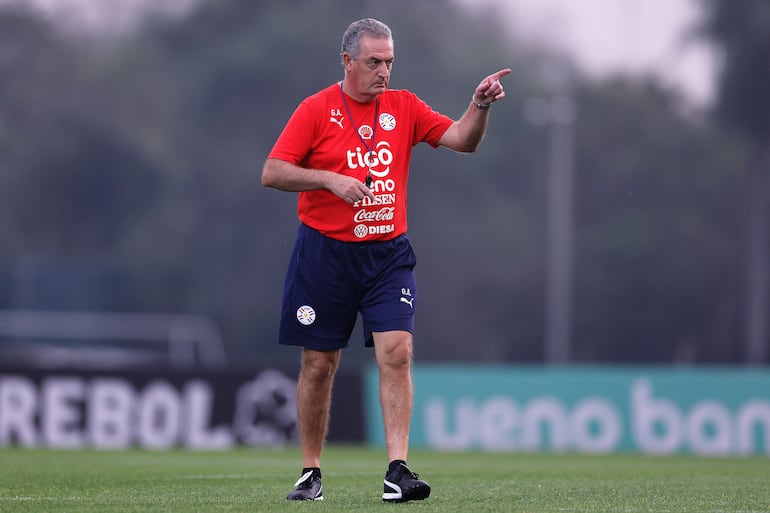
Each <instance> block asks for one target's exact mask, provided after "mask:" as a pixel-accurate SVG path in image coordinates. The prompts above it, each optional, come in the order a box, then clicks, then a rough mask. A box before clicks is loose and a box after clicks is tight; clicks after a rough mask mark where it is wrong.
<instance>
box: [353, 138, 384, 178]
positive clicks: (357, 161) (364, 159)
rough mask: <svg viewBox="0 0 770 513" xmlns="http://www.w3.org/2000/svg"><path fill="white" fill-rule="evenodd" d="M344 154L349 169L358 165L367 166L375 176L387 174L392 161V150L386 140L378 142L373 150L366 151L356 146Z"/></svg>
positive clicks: (379, 176)
mask: <svg viewBox="0 0 770 513" xmlns="http://www.w3.org/2000/svg"><path fill="white" fill-rule="evenodd" d="M346 155H347V161H348V168H350V169H351V170H353V169H358V168H359V167H365V168H369V169H370V170H371V173H372V176H374V177H376V178H385V177H386V176H388V173H390V165H391V164H392V163H393V152H392V151H390V143H389V142H387V141H380V142H378V143H377V145H376V146H375V151H372V152H367V151H364V150H362V149H361V147H360V146H357V147H356V149H355V150H348V151H347V154H346ZM383 168H384V169H383Z"/></svg>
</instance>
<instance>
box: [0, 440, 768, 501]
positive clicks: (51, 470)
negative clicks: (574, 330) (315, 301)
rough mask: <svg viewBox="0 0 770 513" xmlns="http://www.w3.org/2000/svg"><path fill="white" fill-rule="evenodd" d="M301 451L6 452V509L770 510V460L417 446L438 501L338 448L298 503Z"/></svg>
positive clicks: (372, 461)
mask: <svg viewBox="0 0 770 513" xmlns="http://www.w3.org/2000/svg"><path fill="white" fill-rule="evenodd" d="M299 464H300V456H299V452H298V450H297V449H294V448H291V449H280V450H251V449H238V450H234V451H226V452H185V451H170V452H148V451H120V452H97V451H47V450H23V449H1V450H0V511H2V512H4V513H5V512H35V513H41V512H49V511H50V512H77V513H81V512H87V513H97V512H98V513H110V512H120V513H130V512H143V513H148V512H164V513H174V512H180V513H208V512H212V513H213V512H217V513H225V512H249V513H255V512H277V511H280V512H299V511H301V512H308V511H313V512H324V513H327V512H351V511H362V512H377V511H389V512H392V511H393V510H394V509H395V510H398V511H405V510H407V509H408V510H409V511H420V512H441V513H446V512H462V513H469V512H471V513H480V512H489V511H499V512H506V513H510V512H514V513H515V512H527V513H537V512H549V513H558V512H591V513H602V512H613V513H642V512H644V513H658V512H661V513H662V512H668V513H688V512H699V513H704V512H706V513H750V512H770V459H769V458H759V457H754V458H746V459H740V458H702V457H687V456H677V457H648V456H638V455H608V456H587V455H572V454H567V455H565V454H561V455H557V454H518V453H515V454H487V453H476V452H474V453H436V452H427V451H412V453H411V455H410V465H411V466H412V467H413V469H414V470H416V471H418V472H420V473H421V474H422V476H423V477H424V478H425V479H426V480H428V481H429V482H430V483H431V485H432V487H433V493H432V495H431V497H430V498H429V499H427V500H425V501H421V502H410V503H407V504H383V503H382V502H381V499H380V494H381V493H382V478H383V476H384V471H385V456H384V452H383V451H381V450H376V449H365V448H359V447H339V446H332V447H329V448H327V451H326V453H325V455H324V468H323V472H324V474H323V475H324V496H325V501H324V502H316V503H289V502H287V501H286V500H285V499H284V497H285V495H286V493H287V492H288V491H289V489H290V488H291V486H292V484H293V482H294V480H295V479H296V478H297V477H298V476H299V470H300V468H299Z"/></svg>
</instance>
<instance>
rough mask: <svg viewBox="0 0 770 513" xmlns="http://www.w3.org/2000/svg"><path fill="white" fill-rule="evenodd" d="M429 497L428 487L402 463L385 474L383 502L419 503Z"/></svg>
mask: <svg viewBox="0 0 770 513" xmlns="http://www.w3.org/2000/svg"><path fill="white" fill-rule="evenodd" d="M429 495H430V485H429V484H428V483H426V482H425V481H423V480H422V479H420V476H419V475H417V474H415V473H414V472H412V471H411V470H409V467H407V466H406V465H405V464H403V463H399V464H398V466H397V467H396V468H395V469H393V470H392V471H391V470H389V471H388V473H387V474H385V491H384V492H383V494H382V500H383V501H385V502H406V501H421V500H423V499H427V498H428V496H429Z"/></svg>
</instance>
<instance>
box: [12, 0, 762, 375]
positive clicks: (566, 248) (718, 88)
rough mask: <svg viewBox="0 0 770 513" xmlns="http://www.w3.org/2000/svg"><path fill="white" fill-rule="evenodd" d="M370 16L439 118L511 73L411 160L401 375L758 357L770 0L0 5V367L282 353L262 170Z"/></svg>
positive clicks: (274, 361)
mask: <svg viewBox="0 0 770 513" xmlns="http://www.w3.org/2000/svg"><path fill="white" fill-rule="evenodd" d="M368 16H372V17H376V18H379V19H381V20H382V21H384V22H386V23H388V24H389V25H390V26H391V28H392V29H393V32H394V38H395V43H396V44H395V49H396V65H395V66H394V71H393V78H392V82H391V87H394V88H406V89H409V90H412V91H413V92H415V93H416V94H418V95H419V96H420V97H422V98H423V99H425V100H426V101H427V102H428V103H429V104H431V105H432V106H433V107H434V108H435V109H437V110H439V111H441V112H443V113H445V114H447V115H449V116H451V117H455V118H456V117H459V116H460V115H461V114H462V112H463V111H464V109H465V108H466V106H467V104H468V100H469V97H470V94H471V92H472V91H473V89H474V88H475V86H476V85H477V84H478V82H479V81H480V80H481V79H482V78H483V77H485V76H486V75H488V74H490V73H491V72H493V71H496V70H498V69H500V68H504V67H511V68H512V69H513V73H512V74H511V75H510V76H509V77H506V79H505V83H504V85H505V88H506V98H505V100H504V101H501V102H499V103H497V104H495V106H494V107H493V112H492V116H491V118H490V126H489V130H488V133H487V136H486V139H485V141H484V142H483V144H482V146H481V148H480V150H479V151H478V152H477V153H476V154H473V155H471V156H466V155H458V154H454V153H452V152H450V151H447V150H433V149H431V148H429V147H427V146H425V147H423V146H424V145H423V146H420V147H417V148H416V150H415V153H414V157H413V162H412V171H411V187H410V219H409V221H410V238H411V240H412V242H413V244H414V247H415V250H416V253H417V256H418V266H417V276H418V282H419V287H420V309H419V313H418V316H417V334H416V339H415V340H416V357H417V360H418V361H420V362H466V363H476V362H479V363H482V362H496V363H499V362H503V363H511V364H512V363H535V364H538V363H581V364H589V363H590V364H595V363H596V364H609V363H613V364H615V363H642V364H672V363H677V364H739V365H743V364H752V365H766V364H767V363H768V361H769V358H770V355H769V352H770V348H769V346H770V336H769V335H768V319H770V304H769V302H768V289H770V280H769V278H768V264H769V263H770V253H769V252H768V240H769V238H770V222H769V221H770V210H769V208H768V198H769V197H770V101H768V92H769V91H770V3H768V2H767V1H766V0H744V1H741V2H730V1H727V0H665V1H664V0H655V1H644V2H642V1H640V0H590V1H586V2H579V3H577V2H569V1H557V0H551V1H548V2H544V1H539V2H527V1H524V0H520V1H506V0H497V1H495V0H484V1H470V0H462V1H461V0H454V1H452V0H420V1H413V0H390V1H387V2H383V1H377V2H375V1H361V0H355V1H353V0H339V1H336V2H333V3H330V2H326V1H321V0H305V1H297V0H288V1H282V2H266V1H265V2H259V1H254V0H227V1H222V0H185V1H182V0H175V1H174V2H151V1H149V0H123V1H119V0H112V1H109V2H108V1H105V0H2V1H0V359H1V360H2V363H3V367H5V368H8V367H13V366H14V365H33V366H34V365H38V366H45V367H49V368H50V367H66V366H68V365H78V366H81V367H82V366H83V365H88V364H90V365H94V366H102V367H104V366H112V367H120V366H131V365H134V366H143V367H146V366H147V365H152V364H162V363H163V362H167V361H168V360H167V358H168V357H169V354H171V357H172V361H173V362H175V364H177V365H182V366H190V365H196V363H195V362H198V363H200V364H203V365H206V366H217V367H219V368H221V367H228V368H229V367H232V368H246V369H248V368H255V367H264V366H268V365H284V364H287V363H289V362H290V363H291V364H293V363H294V362H296V361H297V360H298V351H297V350H294V349H292V348H286V347H280V346H278V345H277V344H276V338H277V328H278V317H279V310H280V299H281V292H282V284H283V275H284V271H285V266H286V262H287V258H288V256H289V252H290V250H291V245H292V242H293V238H294V234H295V228H296V224H297V220H296V196H295V195H293V194H287V193H279V192H276V191H272V190H267V189H264V188H262V187H261V185H260V172H261V166H262V163H263V162H264V159H265V157H266V155H267V153H268V151H269V150H270V148H271V146H272V144H273V142H274V141H275V139H276V137H277V136H278V134H279V132H280V131H281V129H282V128H283V125H284V123H285V122H286V121H287V119H288V118H289V116H290V115H291V113H292V111H293V110H294V108H295V107H296V105H297V104H298V103H299V102H300V101H301V100H302V99H303V98H304V97H306V96H308V95H310V94H312V93H314V92H315V91H317V90H319V89H321V88H323V87H324V86H326V85H328V84H330V83H332V82H334V81H337V80H339V79H341V78H342V75H343V72H342V68H341V66H340V64H339V55H338V52H339V45H340V40H341V36H342V33H343V32H344V30H345V28H346V27H347V25H348V24H349V23H350V22H351V21H353V20H355V19H359V18H363V17H368ZM167 343H168V344H170V345H171V348H170V349H169V348H168V347H167V345H166V344H167ZM186 344H192V345H193V346H194V347H197V348H198V352H197V353H195V354H192V353H191V352H190V351H188V350H187V349H186V348H187V345H186ZM361 346H362V340H361V333H360V331H358V330H357V331H356V332H355V333H354V336H353V339H352V340H351V346H350V349H349V350H348V351H347V352H346V355H345V358H346V359H347V360H354V361H360V362H363V361H366V362H370V361H371V359H372V354H371V353H370V352H369V351H368V350H365V349H364V348H363V347H361Z"/></svg>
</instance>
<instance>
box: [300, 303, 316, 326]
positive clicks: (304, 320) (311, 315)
mask: <svg viewBox="0 0 770 513" xmlns="http://www.w3.org/2000/svg"><path fill="white" fill-rule="evenodd" d="M297 320H298V321H299V323H300V324H302V325H303V326H310V325H311V324H313V323H314V322H315V310H313V307H312V306H308V305H303V306H300V307H299V308H297Z"/></svg>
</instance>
